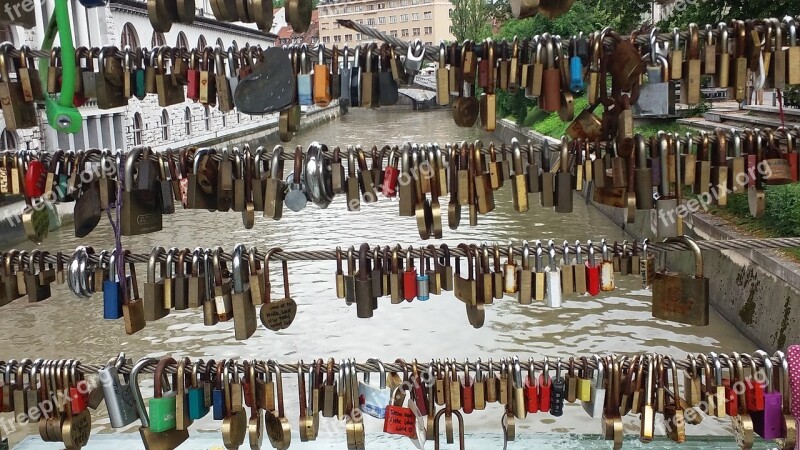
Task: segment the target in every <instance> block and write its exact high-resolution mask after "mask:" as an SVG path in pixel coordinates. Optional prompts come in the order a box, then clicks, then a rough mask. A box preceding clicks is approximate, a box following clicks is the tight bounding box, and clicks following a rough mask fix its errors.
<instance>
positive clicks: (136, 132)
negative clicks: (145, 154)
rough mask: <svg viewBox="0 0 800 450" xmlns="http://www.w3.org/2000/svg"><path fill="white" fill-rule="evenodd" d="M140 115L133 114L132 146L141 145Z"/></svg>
mask: <svg viewBox="0 0 800 450" xmlns="http://www.w3.org/2000/svg"><path fill="white" fill-rule="evenodd" d="M142 128H144V126H143V125H142V115H141V114H139V113H138V112H137V113H133V129H132V130H131V131H133V145H142Z"/></svg>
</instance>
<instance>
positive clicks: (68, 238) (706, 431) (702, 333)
mask: <svg viewBox="0 0 800 450" xmlns="http://www.w3.org/2000/svg"><path fill="white" fill-rule="evenodd" d="M474 139H482V140H483V142H484V143H488V142H489V141H490V140H492V137H491V136H489V135H487V134H485V133H483V132H482V131H480V130H479V129H478V128H473V129H468V130H465V129H462V128H458V127H456V126H455V124H454V123H453V121H452V119H451V117H450V114H449V112H448V111H429V112H415V113H409V112H408V111H405V110H403V111H401V110H389V109H382V110H379V111H365V110H360V109H352V110H351V113H350V114H349V115H346V116H343V117H341V118H339V119H337V120H334V121H332V122H330V123H327V124H323V125H320V126H318V127H315V128H313V129H310V130H305V131H302V132H301V133H299V134H298V135H297V136H296V138H295V140H294V141H293V142H292V143H291V145H292V146H293V145H294V144H296V143H299V144H303V145H307V144H308V143H310V142H311V141H314V140H318V141H321V142H324V143H326V144H328V145H329V146H331V147H332V146H333V145H348V144H361V145H362V146H364V147H365V148H369V147H371V146H372V145H373V144H378V146H379V147H380V145H381V144H384V143H390V144H395V143H397V144H400V143H402V142H403V141H406V140H410V141H412V142H429V141H438V142H447V141H450V142H452V141H461V140H474ZM287 148H291V147H290V146H287ZM495 195H496V197H495V198H496V203H497V208H496V210H495V211H494V212H492V213H491V214H489V215H487V216H482V217H480V220H479V225H478V226H477V227H474V228H470V227H469V226H468V225H467V222H468V221H467V218H466V211H465V213H464V219H463V220H462V224H463V225H462V226H461V227H460V228H459V229H458V230H456V231H453V230H450V229H448V228H447V226H446V225H445V230H444V237H445V239H444V240H443V241H442V242H446V243H448V244H450V245H455V244H457V243H459V242H480V241H487V242H490V243H491V242H494V241H498V242H501V243H507V242H508V241H509V240H514V242H516V243H519V242H521V240H522V239H527V240H528V241H534V240H536V239H543V240H546V239H558V241H557V242H561V240H563V239H568V240H569V241H570V242H574V241H575V240H576V239H581V240H585V239H592V240H593V241H599V240H600V238H602V237H605V238H606V239H607V240H610V241H614V240H619V241H622V240H623V239H625V235H624V233H623V232H622V231H621V230H620V229H619V228H617V227H616V226H614V225H613V224H612V223H611V222H610V221H609V220H607V219H606V218H605V216H603V215H602V214H601V213H600V212H598V211H597V210H595V209H594V208H592V207H591V206H587V205H586V204H585V203H584V202H583V201H582V199H581V198H580V197H579V196H577V195H576V196H575V199H574V205H575V211H574V213H573V214H556V213H554V212H553V211H552V210H551V209H548V210H545V209H541V208H539V207H538V206H533V205H538V199H536V198H531V205H532V206H531V209H530V211H529V212H528V213H527V214H524V215H520V214H518V213H516V212H515V211H514V210H513V208H512V204H511V198H510V189H508V187H507V186H506V188H505V189H501V190H500V191H498V192H496V194H495ZM442 204H443V205H446V204H447V202H446V201H445V200H444V199H443V201H442ZM309 205H310V206H309V207H308V208H306V209H305V210H303V211H301V212H300V213H293V212H291V211H289V210H288V209H287V210H285V212H284V216H283V220H281V221H278V222H276V221H272V220H267V219H264V218H262V217H257V218H256V226H255V228H254V229H253V230H245V229H244V228H243V227H242V226H241V222H240V214H239V213H233V212H231V213H226V214H223V213H209V212H206V211H192V210H188V211H184V210H179V211H178V212H177V214H175V215H173V216H169V217H165V222H164V223H165V228H164V230H163V231H161V232H159V233H153V234H149V235H145V236H137V237H133V238H125V239H124V245H125V247H126V248H128V249H130V250H132V251H133V252H137V253H142V252H149V251H150V249H151V247H152V246H154V245H161V246H165V247H173V246H175V247H181V248H182V247H189V248H194V247H198V246H200V247H215V246H217V245H221V246H223V247H224V248H226V249H229V250H230V249H232V248H233V246H234V245H235V244H236V243H238V242H242V243H245V244H246V245H248V246H249V245H257V246H258V247H259V249H261V250H262V251H263V250H265V249H267V248H268V247H270V246H280V247H282V248H283V249H284V250H309V249H317V248H321V249H328V250H332V249H333V248H334V247H335V246H336V245H341V246H342V247H344V248H346V246H349V245H356V246H358V244H360V243H362V242H364V241H366V242H369V243H370V244H373V245H374V244H381V245H386V244H389V245H393V244H395V243H398V242H399V243H401V244H403V245H405V246H407V245H415V246H417V245H427V244H430V243H434V244H437V245H438V244H439V243H440V242H436V241H421V240H420V239H419V235H418V234H417V231H416V223H415V219H414V218H412V217H402V218H401V217H398V215H397V203H396V202H394V201H390V200H386V199H385V198H383V197H381V199H380V201H379V202H378V203H376V204H363V203H362V209H361V211H360V212H348V211H347V210H346V207H345V202H344V199H343V198H337V199H336V200H335V201H334V203H333V204H331V206H330V207H329V208H328V209H325V210H320V209H318V208H317V207H315V206H313V205H311V204H310V203H309ZM445 211H446V210H445ZM444 220H445V221H446V212H445V218H444ZM79 244H80V245H91V246H93V247H94V248H95V249H103V248H111V246H112V244H113V236H112V234H111V229H110V227H109V226H108V224H107V223H106V222H105V220H104V221H103V223H102V224H101V225H100V226H99V227H98V229H97V230H95V231H94V232H93V233H92V234H91V235H90V236H89V237H88V238H86V239H82V240H79V239H76V238H75V237H74V236H73V233H72V227H71V226H67V227H65V228H64V229H62V230H60V231H58V232H55V233H51V238H49V239H48V241H47V242H46V244H45V245H44V247H47V248H48V249H52V250H54V251H55V250H63V251H65V252H68V251H70V250H71V249H74V248H75V246H76V245H79ZM19 247H20V248H26V249H30V248H32V247H33V246H32V245H30V244H20V245H19ZM275 266H276V267H273V268H272V269H273V278H272V279H273V281H275V285H273V292H277V290H278V289H282V288H281V287H280V284H281V283H280V282H279V274H278V272H277V271H276V269H278V268H279V266H278V265H275ZM289 268H290V274H289V277H290V281H291V295H292V297H293V298H294V299H295V300H296V301H297V303H298V313H297V318H296V319H295V321H294V323H293V325H292V326H291V327H290V328H289V329H288V330H285V331H282V332H279V333H274V332H270V331H268V330H266V329H264V328H262V327H259V329H258V331H257V332H256V334H255V335H254V336H253V337H252V338H251V339H249V340H247V341H244V342H240V341H236V340H235V339H234V336H233V322H229V323H227V324H220V325H218V326H216V327H205V326H203V319H202V312H201V311H200V310H188V311H182V312H173V313H172V314H170V315H169V316H168V317H166V318H165V319H163V320H160V321H157V322H154V323H148V325H147V328H145V329H144V330H143V331H142V332H140V333H138V334H136V335H134V336H128V335H126V334H125V332H124V327H123V323H122V321H121V320H120V321H105V320H103V319H102V299H101V296H99V295H98V296H95V297H94V298H92V299H89V300H85V299H77V298H75V297H74V296H73V295H71V294H70V293H68V291H67V288H66V287H65V286H55V285H54V286H53V293H54V295H53V298H52V299H50V300H48V301H45V302H42V303H41V304H33V305H31V304H28V303H25V302H23V301H17V302H14V303H12V304H10V305H8V306H6V307H4V308H3V309H2V310H1V311H0V314H1V316H0V317H2V318H4V320H2V321H0V336H3V345H0V359H7V358H12V357H15V358H20V357H25V356H29V357H30V356H35V357H43V358H56V357H70V358H79V359H81V360H82V361H84V362H87V363H94V364H102V363H105V362H106V361H107V360H108V358H109V357H110V356H113V355H115V354H116V353H117V352H119V351H124V352H126V353H127V355H128V356H129V357H132V358H134V359H138V358H140V357H144V356H161V355H163V354H173V355H176V356H177V355H186V356H190V357H192V358H205V359H208V358H210V357H214V358H216V359H217V360H219V359H220V358H230V357H238V358H242V359H251V358H258V359H269V358H274V359H276V360H279V361H282V362H283V361H286V362H295V361H297V360H299V359H304V360H305V361H306V362H308V361H310V360H312V359H316V358H320V357H321V358H325V359H327V358H328V357H329V356H333V357H335V358H336V359H337V360H338V359H340V358H346V357H354V358H356V359H358V360H360V361H363V360H365V359H367V358H381V359H382V360H384V361H394V360H395V359H396V358H398V357H403V358H405V359H406V360H407V361H411V360H412V359H413V358H417V359H419V360H420V361H428V360H430V358H432V357H435V358H442V359H444V358H446V357H449V358H457V359H459V360H460V361H463V359H464V358H465V357H466V358H469V359H470V361H474V360H475V359H476V358H477V357H481V358H482V359H483V360H484V361H486V360H487V359H488V358H489V357H492V356H493V357H494V359H495V360H497V359H498V358H500V357H501V356H510V355H519V357H520V358H521V359H522V360H523V361H527V360H528V358H529V357H530V356H533V357H535V358H538V359H541V358H543V357H544V356H549V357H550V358H551V360H554V359H555V358H556V357H558V356H569V355H590V354H592V353H602V354H605V353H609V352H617V353H628V352H658V353H665V354H669V355H672V356H676V357H683V356H685V355H686V354H687V353H696V352H703V351H709V350H712V349H713V350H716V351H718V352H729V351H733V350H737V351H753V350H755V347H754V344H753V343H751V342H750V341H749V340H747V339H746V338H744V337H742V336H741V335H740V333H738V332H737V331H736V330H735V329H734V328H733V326H732V325H731V324H730V323H728V322H727V321H725V319H723V318H722V317H721V316H719V315H718V314H716V313H715V312H712V316H711V325H710V326H708V327H692V326H688V325H682V324H676V323H670V322H665V321H661V320H656V319H653V318H652V317H651V314H650V304H651V296H650V293H649V291H647V290H643V289H641V286H640V280H639V278H638V277H637V276H629V277H622V278H621V279H620V277H618V281H617V286H618V289H617V290H616V291H615V292H611V293H603V294H602V295H600V296H599V297H596V298H592V297H588V296H572V297H568V298H567V299H566V300H565V302H564V307H563V308H561V309H549V308H546V307H542V306H521V305H519V304H517V302H516V301H515V300H513V299H511V298H506V299H504V300H500V301H497V300H496V301H495V304H494V305H493V306H491V307H488V308H487V312H486V325H485V326H484V327H483V328H481V329H477V330H476V329H473V328H472V327H471V326H470V325H469V323H468V322H467V318H466V315H465V314H464V307H463V305H462V304H461V303H460V302H458V301H457V300H456V299H455V298H454V297H453V296H452V295H451V293H447V292H445V293H444V295H442V296H440V297H433V298H432V299H431V301H428V302H425V303H423V302H418V301H415V302H413V303H403V304H401V305H391V304H390V303H389V300H388V299H386V298H383V299H381V300H380V307H379V309H378V310H377V311H375V316H374V317H373V318H372V319H369V320H359V319H357V318H356V313H355V306H353V307H348V306H346V305H345V303H344V301H342V300H338V299H336V295H335V287H334V270H335V264H334V262H332V261H322V262H292V263H290V264H289ZM144 275H145V271H144V266H140V267H139V277H140V284H139V286H140V287H141V286H142V285H143V284H142V283H143V281H144ZM295 380H296V376H291V377H287V378H286V383H287V385H288V386H287V389H286V392H287V397H286V403H287V406H286V408H287V413H286V414H287V417H289V418H290V420H291V421H292V424H293V425H292V427H293V430H294V433H295V437H294V438H293V439H292V442H293V445H292V447H293V448H295V447H297V448H322V447H315V446H314V444H301V443H300V440H299V436H298V435H297V420H296V418H297V408H298V401H297V394H296V392H297V391H296V389H295V388H293V387H292V386H293V385H294V382H295ZM149 381H150V380H147V382H146V383H142V386H143V387H142V390H143V393H144V394H145V396H146V397H149V396H150V395H151V392H152V388H151V383H149ZM501 411H502V410H501V407H500V406H499V405H490V406H489V407H488V408H487V411H484V412H475V413H473V414H471V415H469V416H467V417H466V431H467V433H468V434H471V433H478V434H480V433H491V434H494V435H495V436H500V435H501V434H500V427H499V421H500V417H501ZM9 416H10V415H9ZM321 422H322V433H321V436H320V440H321V442H327V443H331V444H333V445H334V448H346V447H345V432H344V426H343V424H341V423H339V422H335V421H333V420H332V419H322V420H321ZM366 422H367V431H368V434H367V438H368V441H367V442H374V440H375V439H379V434H380V430H381V428H382V423H381V422H380V421H378V420H375V419H371V418H367V419H366ZM729 423H730V422H729V421H727V420H726V421H717V420H715V419H708V418H706V420H704V421H703V423H702V424H701V425H699V426H688V429H687V433H688V434H690V435H729V432H730V431H729V427H728V425H729ZM137 426H138V425H137ZM93 427H94V428H95V432H99V433H114V432H135V431H136V426H131V427H128V428H127V429H124V430H121V431H119V430H112V429H111V428H110V427H109V426H108V420H107V419H106V417H105V414H104V412H103V410H102V409H101V410H100V412H99V413H97V414H95V417H94V421H93ZM218 429H219V424H218V423H214V422H213V421H211V420H209V419H205V420H201V421H198V422H196V423H195V425H194V427H193V430H218ZM517 429H518V433H525V434H530V433H533V432H547V431H550V432H561V433H564V432H569V433H578V434H586V433H592V434H596V433H598V432H599V431H600V426H599V421H598V420H597V419H590V418H589V417H588V416H587V415H586V414H585V413H584V412H583V410H582V408H581V407H580V406H578V404H575V405H570V404H567V407H566V408H565V414H564V416H563V417H561V418H559V419H557V420H555V418H553V417H551V416H549V415H546V414H541V413H540V414H538V415H530V416H529V417H528V419H526V420H524V421H517ZM625 431H626V433H628V434H637V433H638V418H636V417H633V416H629V417H627V418H626V430H625ZM36 433H37V431H36V428H35V427H34V426H28V427H25V426H22V427H20V428H18V429H17V430H16V431H15V432H14V433H11V441H12V443H14V442H18V441H20V440H21V439H22V438H23V437H24V436H25V435H27V434H36ZM380 439H381V444H380V445H378V446H372V447H370V446H369V444H368V448H389V447H391V448H411V445H410V444H409V443H408V442H402V443H401V441H399V440H392V439H389V440H386V439H383V438H380ZM690 440H691V438H690ZM221 443H222V441H221V440H220V441H219V444H220V445H221ZM730 443H733V439H732V438H731V439H730ZM468 444H469V441H468ZM245 445H247V444H246V443H245ZM520 445H522V444H520ZM266 447H269V444H267V443H265V448H266ZM471 447H472V446H471ZM570 447H572V448H574V445H572V446H570V445H567V446H566V447H565V448H570ZM31 448H32V447H31ZM37 448H40V447H37ZM42 448H44V447H42ZM47 448H51V447H49V446H48V447H47ZM52 448H59V446H58V445H57V444H54V445H53V447H52ZM125 448H129V447H128V445H125ZM181 448H207V447H190V446H189V444H187V445H185V446H183V447H181ZM324 448H328V447H324ZM481 448H484V447H483V446H481ZM492 448H499V447H497V446H495V447H492ZM511 448H513V447H511ZM517 448H531V447H529V446H528V445H522V446H518V447H517Z"/></svg>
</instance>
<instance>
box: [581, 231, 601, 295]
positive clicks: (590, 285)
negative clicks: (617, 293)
mask: <svg viewBox="0 0 800 450" xmlns="http://www.w3.org/2000/svg"><path fill="white" fill-rule="evenodd" d="M587 245H588V246H589V251H588V256H587V259H586V263H585V266H586V291H587V292H589V294H591V295H592V296H597V294H599V293H600V266H598V265H596V264H595V262H594V246H593V245H592V241H587Z"/></svg>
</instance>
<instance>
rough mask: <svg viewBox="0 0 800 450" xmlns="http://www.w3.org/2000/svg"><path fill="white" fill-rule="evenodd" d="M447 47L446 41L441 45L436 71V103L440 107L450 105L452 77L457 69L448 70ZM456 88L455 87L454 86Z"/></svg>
mask: <svg viewBox="0 0 800 450" xmlns="http://www.w3.org/2000/svg"><path fill="white" fill-rule="evenodd" d="M445 57H446V47H445V44H444V41H442V42H440V43H439V67H438V68H437V69H436V103H437V104H438V105H439V106H445V105H449V104H450V92H451V86H450V76H451V74H450V73H451V72H453V73H455V71H456V69H455V67H452V68H451V69H450V70H448V69H447V61H446V58H445ZM453 87H455V86H453Z"/></svg>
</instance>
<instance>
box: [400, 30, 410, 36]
mask: <svg viewBox="0 0 800 450" xmlns="http://www.w3.org/2000/svg"><path fill="white" fill-rule="evenodd" d="M400 33H401V35H402V36H403V37H407V36H408V29H407V28H406V29H405V30H402V31H401V32H400Z"/></svg>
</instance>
